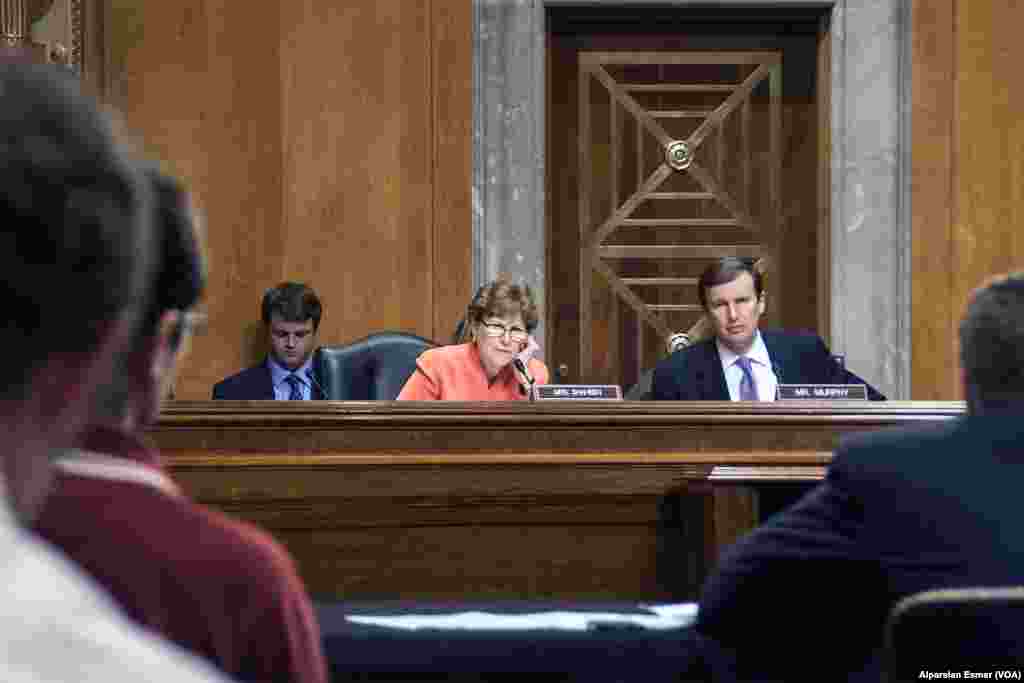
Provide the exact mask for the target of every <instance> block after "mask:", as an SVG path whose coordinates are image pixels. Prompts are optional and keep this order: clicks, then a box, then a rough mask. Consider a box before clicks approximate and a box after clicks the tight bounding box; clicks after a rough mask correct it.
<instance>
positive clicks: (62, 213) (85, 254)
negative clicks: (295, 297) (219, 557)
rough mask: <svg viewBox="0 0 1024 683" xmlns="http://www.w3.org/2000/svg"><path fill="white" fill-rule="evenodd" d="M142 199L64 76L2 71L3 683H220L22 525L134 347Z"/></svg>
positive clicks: (15, 67)
mask: <svg viewBox="0 0 1024 683" xmlns="http://www.w3.org/2000/svg"><path fill="white" fill-rule="evenodd" d="M149 218H150V202H149V192H148V187H147V185H146V183H145V182H143V181H142V180H141V179H140V178H139V176H138V174H137V172H136V170H135V167H134V165H133V163H132V162H131V160H130V159H129V157H128V156H127V153H126V151H125V150H124V149H122V147H121V145H120V144H118V142H117V141H116V140H115V137H114V134H113V130H112V126H111V122H110V120H109V119H108V118H107V117H106V116H104V115H103V114H101V113H100V111H99V109H98V108H97V106H96V104H95V103H94V102H92V101H91V100H90V99H88V98H86V97H84V96H83V95H82V94H81V93H80V92H79V91H78V88H77V84H76V83H75V82H74V81H73V80H72V79H71V77H70V76H69V75H68V74H65V73H58V72H57V71H55V70H52V69H50V68H46V67H38V66H29V65H24V64H14V63H4V62H2V61H0V292H2V294H3V301H4V316H3V318H2V321H0V330H2V334H3V339H4V352H5V354H6V357H7V359H8V363H6V370H5V375H4V381H3V384H2V388H0V431H2V433H3V455H2V460H0V464H2V467H3V475H2V477H0V593H2V596H0V600H2V603H3V610H2V611H0V679H2V680H3V681H5V683H22V682H25V683H27V682H30V681H31V682H35V681H48V682H50V681H74V682H75V683H82V682H92V681H95V682H97V683H99V682H102V683H111V682H119V681H124V682H129V681H130V682H131V683H136V682H137V681H161V682H162V681H168V682H170V681H174V682H175V683H184V682H191V681H195V682H198V681H217V680H222V679H221V678H220V676H219V674H217V672H216V671H215V669H213V668H212V667H209V666H208V665H207V664H206V663H205V662H202V661H201V660H200V659H198V658H195V657H193V656H191V655H189V654H187V653H185V652H184V651H183V650H180V649H178V648H177V647H174V646H172V645H171V644H169V643H166V642H164V641H162V640H161V639H158V638H156V637H155V636H153V635H150V634H149V633H148V632H146V631H144V630H143V629H140V628H138V627H137V626H135V625H133V624H132V623H130V622H129V621H128V620H126V619H125V618H124V617H123V616H122V615H121V614H120V612H119V611H118V609H117V607H116V606H115V604H114V602H113V601H112V600H111V599H110V598H109V597H108V596H107V595H106V594H105V593H103V591H102V590H101V589H100V588H99V587H98V586H96V584H95V583H93V581H92V580H90V579H89V578H88V577H86V576H85V575H84V574H83V573H81V572H80V571H79V570H78V569H77V568H76V567H75V566H74V565H73V564H72V563H71V562H70V561H68V560H67V559H66V558H65V557H64V556H63V555H61V554H60V553H59V552H57V551H56V550H54V549H53V548H51V547H50V546H49V545H48V544H45V543H42V542H40V541H39V540H38V539H37V538H36V537H35V536H33V535H32V534H30V533H29V532H28V531H27V530H26V529H24V528H23V527H22V524H24V523H26V522H27V521H29V520H31V519H32V518H33V517H34V516H35V514H36V513H37V512H38V510H39V508H40V506H41V505H42V503H43V500H44V499H45V496H46V493H47V490H48V488H49V485H50V482H51V478H52V463H51V456H52V454H54V453H59V452H61V451H62V450H63V449H65V448H67V447H69V446H70V445H71V444H72V443H73V441H74V439H75V438H76V436H77V435H78V434H79V433H80V431H81V430H82V428H83V427H84V425H86V424H88V423H89V422H91V421H92V420H93V419H94V416H95V412H94V410H95V407H96V401H95V397H94V391H95V389H96V387H97V386H98V385H100V384H102V383H105V382H108V381H109V379H110V374H111V369H112V366H113V362H114V358H115V357H116V355H117V354H118V352H119V351H120V349H121V348H122V347H123V346H124V345H125V344H126V343H127V342H128V340H129V339H130V338H131V337H132V336H133V335H134V332H135V330H136V328H137V326H138V322H139V317H140V315H139V314H140V311H141V310H142V309H143V308H144V306H145V304H146V300H145V296H146V293H147V292H148V289H149V283H150V281H151V278H152V270H153V262H154V253H155V247H154V244H153V241H152V233H151V224H150V220H149Z"/></svg>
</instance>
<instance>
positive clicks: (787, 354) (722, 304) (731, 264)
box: [651, 257, 885, 401]
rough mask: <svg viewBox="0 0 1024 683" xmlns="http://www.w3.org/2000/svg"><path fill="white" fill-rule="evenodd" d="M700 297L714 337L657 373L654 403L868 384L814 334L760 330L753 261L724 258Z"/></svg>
mask: <svg viewBox="0 0 1024 683" xmlns="http://www.w3.org/2000/svg"><path fill="white" fill-rule="evenodd" d="M697 287H698V297H699V298H700V303H701V305H702V306H703V307H704V311H705V314H706V316H707V319H708V322H710V324H711V328H712V330H713V331H714V336H713V337H712V338H710V339H706V340H704V341H701V342H698V343H696V344H694V345H692V346H688V347H686V348H684V349H682V350H680V351H676V352H675V353H673V354H672V355H671V356H669V357H668V358H666V359H665V360H663V361H661V362H660V363H659V364H658V365H657V367H656V368H655V370H654V378H653V380H652V383H651V398H653V399H654V400H656V401H729V400H732V401H773V400H775V389H776V387H777V386H778V385H779V384H864V385H865V386H867V391H868V398H870V399H872V400H876V401H877V400H884V399H885V396H883V395H882V394H880V393H879V392H878V391H877V390H876V389H875V388H874V387H872V386H871V385H870V384H868V383H867V382H865V381H864V380H862V379H861V378H860V377H857V375H855V374H853V373H852V372H849V371H848V370H846V369H845V368H843V367H842V366H840V365H839V364H838V363H837V362H836V361H835V360H834V359H833V358H832V356H831V354H830V353H829V351H828V349H827V348H826V347H825V343H824V342H823V341H822V340H821V338H820V337H818V335H816V334H810V333H794V332H782V331H768V330H765V331H761V330H759V329H758V321H759V320H760V317H761V315H762V314H763V313H764V309H765V295H764V287H763V282H762V276H761V273H760V272H758V271H757V270H756V269H755V268H754V265H753V263H752V262H750V261H747V260H744V259H739V258H734V257H725V258H722V259H719V260H718V261H716V262H715V263H713V264H712V265H710V266H709V267H708V268H706V269H705V270H704V272H703V273H702V274H701V276H700V280H699V282H698V285H697Z"/></svg>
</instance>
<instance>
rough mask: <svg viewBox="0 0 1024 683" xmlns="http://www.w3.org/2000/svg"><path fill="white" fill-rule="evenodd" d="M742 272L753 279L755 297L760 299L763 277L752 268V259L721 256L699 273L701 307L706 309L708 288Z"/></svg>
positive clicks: (698, 289) (729, 280)
mask: <svg viewBox="0 0 1024 683" xmlns="http://www.w3.org/2000/svg"><path fill="white" fill-rule="evenodd" d="M743 273H747V274H748V275H750V277H752V278H753V279H754V292H755V293H756V294H757V298H758V299H760V298H761V292H763V291H764V278H763V276H762V275H761V273H760V272H759V271H758V270H757V269H756V268H754V260H753V259H745V258H738V257H736V256H723V257H722V258H720V259H718V260H717V261H715V262H714V263H712V264H711V265H710V266H708V267H707V268H705V269H704V272H703V273H701V274H700V280H698V282H697V296H698V297H699V298H700V305H701V307H702V308H703V309H704V310H705V311H706V310H708V290H709V289H711V288H712V287H717V286H718V285H724V284H726V283H729V282H732V281H733V280H735V279H736V278H738V277H739V276H740V275H742V274H743Z"/></svg>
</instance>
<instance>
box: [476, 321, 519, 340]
mask: <svg viewBox="0 0 1024 683" xmlns="http://www.w3.org/2000/svg"><path fill="white" fill-rule="evenodd" d="M484 334H486V335H487V336H488V337H504V336H505V335H506V334H507V335H508V338H509V339H511V340H512V341H514V342H524V341H526V338H527V337H529V336H530V333H529V332H527V331H526V330H524V329H523V328H521V327H505V326H504V325H502V324H501V323H484Z"/></svg>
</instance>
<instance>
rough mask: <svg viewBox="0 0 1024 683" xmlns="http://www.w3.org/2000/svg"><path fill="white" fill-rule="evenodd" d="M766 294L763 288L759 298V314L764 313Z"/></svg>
mask: <svg viewBox="0 0 1024 683" xmlns="http://www.w3.org/2000/svg"><path fill="white" fill-rule="evenodd" d="M765 295H766V293H765V292H764V291H763V290H762V291H761V297H760V298H759V299H758V300H757V314H758V315H764V307H765Z"/></svg>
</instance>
